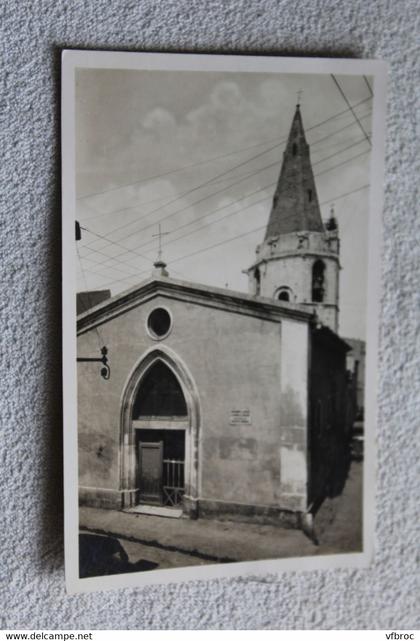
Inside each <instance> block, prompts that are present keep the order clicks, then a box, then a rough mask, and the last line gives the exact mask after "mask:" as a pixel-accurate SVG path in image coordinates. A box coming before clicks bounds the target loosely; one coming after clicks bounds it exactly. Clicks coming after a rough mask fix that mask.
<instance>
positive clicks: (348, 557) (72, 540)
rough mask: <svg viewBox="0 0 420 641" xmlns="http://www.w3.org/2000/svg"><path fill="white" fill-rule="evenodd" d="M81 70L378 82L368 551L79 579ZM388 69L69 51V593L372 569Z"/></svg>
mask: <svg viewBox="0 0 420 641" xmlns="http://www.w3.org/2000/svg"><path fill="white" fill-rule="evenodd" d="M76 68H103V69H132V70H140V69H149V70H152V69H155V70H159V69H160V70H174V71H182V70H184V71H202V72H205V71H213V72H214V71H225V72H241V73H244V72H249V73H255V72H259V73H283V74H292V73H293V74H299V73H301V74H304V73H305V74H308V73H313V74H337V75H368V76H372V77H373V78H374V100H373V136H372V156H371V169H370V179H371V180H370V183H371V186H370V193H369V204H370V208H369V239H368V276H367V281H368V282H367V288H368V291H367V300H368V304H367V335H366V342H367V355H366V388H365V417H366V421H365V426H366V429H365V458H364V465H363V552H361V553H347V554H337V555H320V556H311V557H299V558H287V559H273V560H264V561H249V562H237V563H228V564H217V565H206V566H196V567H188V568H175V569H169V570H152V571H148V572H139V573H133V574H120V575H113V576H103V577H95V578H84V579H80V578H79V572H78V567H79V544H78V532H79V515H78V462H77V368H76V331H75V329H76V295H75V294H76V279H75V276H76V250H75V243H74V242H73V241H74V225H75V218H76V216H75V140H76V135H75V134H76V130H75V70H76ZM386 77H387V64H386V63H385V62H383V61H379V60H348V59H343V60H340V59H328V58H325V59H324V58H285V57H274V56H269V57H268V56H248V55H244V56H238V55H232V56H230V55H207V54H205V55H204V54H162V53H137V52H108V51H106V52H105V51H81V50H65V51H63V53H62V92H61V143H62V152H61V158H62V341H63V372H62V381H63V430H64V436H63V441H64V508H65V509H64V531H65V574H66V587H67V592H68V593H69V594H73V593H76V592H93V591H100V590H107V589H115V588H128V587H138V586H144V585H151V584H167V583H173V582H182V581H195V580H209V579H214V578H222V577H225V578H228V577H237V576H244V575H248V576H258V575H262V574H265V575H267V574H273V573H279V572H286V571H312V570H324V569H325V570H326V569H328V570H330V569H336V568H365V567H367V566H368V565H369V564H370V562H371V561H372V559H373V555H374V526H375V514H376V512H375V490H376V444H375V440H376V437H375V432H376V430H377V382H378V346H379V318H380V292H381V288H380V283H381V262H380V258H381V238H382V206H383V179H384V155H385V154H384V148H385V119H386V108H385V106H386Z"/></svg>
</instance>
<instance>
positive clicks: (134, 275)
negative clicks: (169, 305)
mask: <svg viewBox="0 0 420 641" xmlns="http://www.w3.org/2000/svg"><path fill="white" fill-rule="evenodd" d="M368 187H369V185H368V184H366V185H361V186H360V187H357V188H356V189H352V190H351V191H348V192H345V193H344V194H340V195H337V196H334V197H333V198H330V199H328V200H325V201H323V202H321V203H320V206H322V205H326V204H328V203H331V202H337V201H338V200H340V199H342V198H346V197H347V196H350V195H351V194H354V193H357V192H359V191H362V190H363V189H367V188H368ZM269 199H271V195H270V196H266V197H264V198H261V199H260V200H258V201H256V202H253V203H251V204H250V205H247V206H246V207H244V208H243V209H241V210H240V211H235V212H230V213H229V214H227V215H226V216H222V218H219V219H218V220H217V221H214V223H208V224H206V225H202V226H201V227H200V228H199V229H194V230H193V231H191V232H189V233H188V234H183V235H182V236H179V237H177V238H175V239H173V240H171V241H168V242H167V243H166V245H170V244H173V243H175V242H177V241H179V240H183V239H184V238H186V237H187V236H190V235H192V234H194V233H196V232H198V231H201V230H202V229H203V228H205V227H208V226H209V225H211V224H216V223H218V222H221V221H222V220H225V219H226V218H228V217H229V216H233V215H237V214H240V213H242V211H244V209H249V208H250V207H253V206H254V205H257V204H260V203H262V202H264V201H266V200H269ZM264 227H265V226H264ZM258 229H259V228H258ZM235 239H236V236H235V237H233V238H232V240H235ZM180 258H183V257H179V258H176V259H175V260H178V259H180ZM175 260H174V261H170V270H171V271H173V272H175V270H174V269H173V268H172V263H173V262H175ZM105 262H106V261H105ZM96 264H98V265H101V264H103V263H96ZM126 264H127V265H128V266H130V267H134V266H133V265H132V264H131V263H126ZM88 271H89V270H88ZM90 271H92V270H90ZM94 273H97V274H99V275H102V274H100V273H99V272H94ZM146 273H148V270H144V271H141V272H139V273H137V274H133V275H132V276H129V278H128V279H131V278H137V279H138V278H139V277H140V276H142V275H143V274H146ZM183 277H184V276H183ZM126 280H127V278H121V279H117V280H114V281H111V282H110V283H109V285H111V284H115V283H117V282H123V281H126Z"/></svg>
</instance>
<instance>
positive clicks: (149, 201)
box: [80, 110, 371, 231]
mask: <svg viewBox="0 0 420 641" xmlns="http://www.w3.org/2000/svg"><path fill="white" fill-rule="evenodd" d="M346 111H348V110H346ZM370 114H371V111H370V110H369V111H368V112H367V113H366V114H363V115H362V116H360V118H361V119H364V118H366V117H367V116H369V115H370ZM355 125H357V123H356V122H354V121H353V122H351V123H349V124H348V125H345V126H344V127H340V129H336V130H334V131H332V132H331V133H329V134H328V135H327V136H323V137H322V138H319V139H318V140H315V141H313V142H311V143H310V147H311V148H312V149H313V147H315V145H317V144H318V143H320V142H323V141H324V140H328V139H329V138H332V137H333V136H334V135H336V134H338V133H341V132H342V131H345V130H346V129H349V128H350V127H354V126H355ZM283 142H284V141H283ZM335 144H337V143H335ZM276 164H278V162H277V163H276ZM271 166H272V165H270V167H271ZM252 175H254V172H250V173H247V174H243V175H242V176H236V177H235V176H232V177H226V176H223V178H219V179H217V180H213V181H212V184H218V183H220V182H226V181H227V180H232V178H246V177H248V176H252ZM235 184H236V183H235V182H233V183H232V184H231V185H227V186H226V187H225V189H229V188H230V187H231V186H234V185H235ZM188 193H189V190H188V191H187V192H184V193H182V194H179V195H178V196H177V198H181V197H182V196H184V195H186V194H188ZM214 193H215V194H217V193H219V192H214ZM212 195H213V193H212V194H209V195H208V196H206V197H207V198H211V196H212ZM164 198H165V196H159V197H158V198H152V199H151V200H148V201H146V202H141V203H138V204H136V205H132V206H131V207H123V208H121V209H112V210H110V211H104V212H100V213H95V214H94V215H93V216H83V217H80V218H81V220H82V221H83V222H84V221H86V220H94V219H96V218H101V217H103V216H109V215H111V214H119V213H122V212H124V211H130V210H131V209H135V210H138V209H139V208H140V207H142V206H144V205H148V204H150V203H153V202H156V201H158V200H163V199H164ZM169 204H170V202H169V201H167V202H166V203H162V204H161V205H160V206H159V208H158V209H161V208H163V207H166V206H167V205H169ZM154 211H156V210H154ZM150 213H152V212H147V213H146V214H144V215H143V216H142V217H141V218H146V217H147V216H148V215H149V214H150ZM139 220H140V219H139V218H138V217H137V218H136V220H132V221H128V222H127V223H126V224H127V226H129V225H131V224H132V225H134V224H135V223H137V222H138V221H139ZM114 229H118V227H115V228H114ZM110 231H113V230H110Z"/></svg>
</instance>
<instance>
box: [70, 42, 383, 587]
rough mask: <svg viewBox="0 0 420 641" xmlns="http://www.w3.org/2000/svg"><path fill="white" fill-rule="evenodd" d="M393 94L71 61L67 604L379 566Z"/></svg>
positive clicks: (165, 60) (339, 77)
mask: <svg viewBox="0 0 420 641" xmlns="http://www.w3.org/2000/svg"><path fill="white" fill-rule="evenodd" d="M385 85H386V66H385V65H384V63H382V62H379V61H362V60H327V59H324V60H322V59H303V58H300V59H294V58H276V57H250V56H209V55H189V54H176V55H175V54H169V55H167V54H145V53H114V52H109V53H108V52H92V51H65V52H64V53H63V63H62V160H63V350H64V357H63V363H64V366H63V389H64V447H65V452H64V459H65V535H66V577H67V587H68V590H69V591H70V592H76V591H89V590H97V589H108V588H113V587H126V586H136V585H144V584H147V583H162V582H172V581H184V580H189V579H207V578H211V577H220V576H236V575H243V574H255V575H257V574H262V573H265V574H266V573H274V572H279V571H284V570H289V569H292V570H300V569H304V570H307V569H322V568H331V567H342V566H351V567H364V566H366V565H367V564H368V563H369V561H370V559H371V558H372V554H373V544H372V541H373V525H374V485H375V453H374V432H375V417H376V401H375V396H376V377H377V357H376V353H377V336H378V301H379V268H380V265H379V255H380V238H381V206H382V175H383V156H384V121H385Z"/></svg>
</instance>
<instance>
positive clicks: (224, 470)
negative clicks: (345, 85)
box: [77, 105, 353, 527]
mask: <svg viewBox="0 0 420 641" xmlns="http://www.w3.org/2000/svg"><path fill="white" fill-rule="evenodd" d="M244 267H245V266H244ZM339 271H340V241H339V231H338V226H337V222H336V220H335V218H334V215H333V214H331V217H330V219H329V220H328V221H327V222H326V223H324V222H323V220H322V218H321V212H320V206H319V201H318V196H317V190H316V185H315V181H314V176H313V171H312V166H311V160H310V151H309V145H308V143H307V141H306V138H305V132H304V127H303V122H302V115H301V110H300V107H299V105H297V107H296V111H295V114H294V118H293V121H292V125H291V129H290V134H289V137H288V141H287V144H286V147H285V151H284V156H283V162H282V167H281V171H280V176H279V179H278V182H277V186H276V189H275V192H274V196H273V201H272V207H271V212H270V216H269V220H268V224H267V228H266V232H265V237H264V239H263V242H262V243H261V244H260V245H258V247H257V248H256V255H255V260H254V262H253V264H252V265H250V266H248V268H247V269H246V273H247V274H248V279H249V292H248V293H247V294H244V293H242V292H235V291H232V290H230V289H221V288H217V287H212V286H207V285H202V284H199V283H194V282H186V281H183V280H179V279H174V278H172V277H171V275H170V269H168V268H167V265H166V264H165V263H164V261H163V260H162V258H160V260H157V261H156V262H155V264H154V267H153V271H152V273H151V276H150V278H149V279H147V280H144V281H143V282H141V283H139V284H138V285H136V286H135V287H132V288H130V289H128V290H126V291H124V292H122V293H120V294H118V295H115V296H113V297H111V296H110V295H109V292H106V291H105V292H92V293H91V296H90V297H88V298H86V296H85V299H84V304H83V308H84V310H85V311H81V313H80V314H78V317H77V337H78V338H77V341H78V347H77V350H78V361H79V362H78V447H79V497H80V505H88V506H94V507H100V508H106V509H113V510H130V509H133V508H136V507H138V506H140V507H141V506H144V507H146V508H147V507H153V506H161V507H165V508H167V509H171V510H174V511H175V510H176V511H177V514H179V515H180V516H182V517H185V518H194V519H195V518H218V519H220V518H226V519H232V520H245V521H246V520H252V521H256V522H262V523H278V524H279V525H285V526H289V527H305V525H306V526H307V524H308V523H310V522H311V518H312V515H313V514H314V512H315V511H316V509H317V508H318V506H319V505H320V504H321V503H322V501H323V500H324V498H325V497H326V496H331V495H334V494H335V493H338V492H339V491H341V489H342V486H343V483H344V481H345V477H346V473H347V467H348V444H349V435H350V430H351V424H352V411H353V410H352V398H353V396H352V390H351V385H350V383H349V377H348V373H347V371H346V356H347V353H348V351H349V349H350V348H349V345H348V344H347V343H346V342H345V341H344V340H343V339H342V338H340V336H339V335H338V324H339ZM83 295H84V294H80V295H79V296H83ZM88 300H91V301H92V300H93V305H94V306H91V305H92V303H90V305H89V304H88ZM98 330H99V331H100V337H101V340H102V345H104V346H106V350H105V351H103V357H102V361H103V365H104V367H102V375H101V364H100V363H99V364H98V363H96V364H95V363H92V362H90V361H92V360H95V359H92V358H89V357H92V356H93V355H95V354H98V336H99V334H98ZM96 360H99V359H96Z"/></svg>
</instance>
